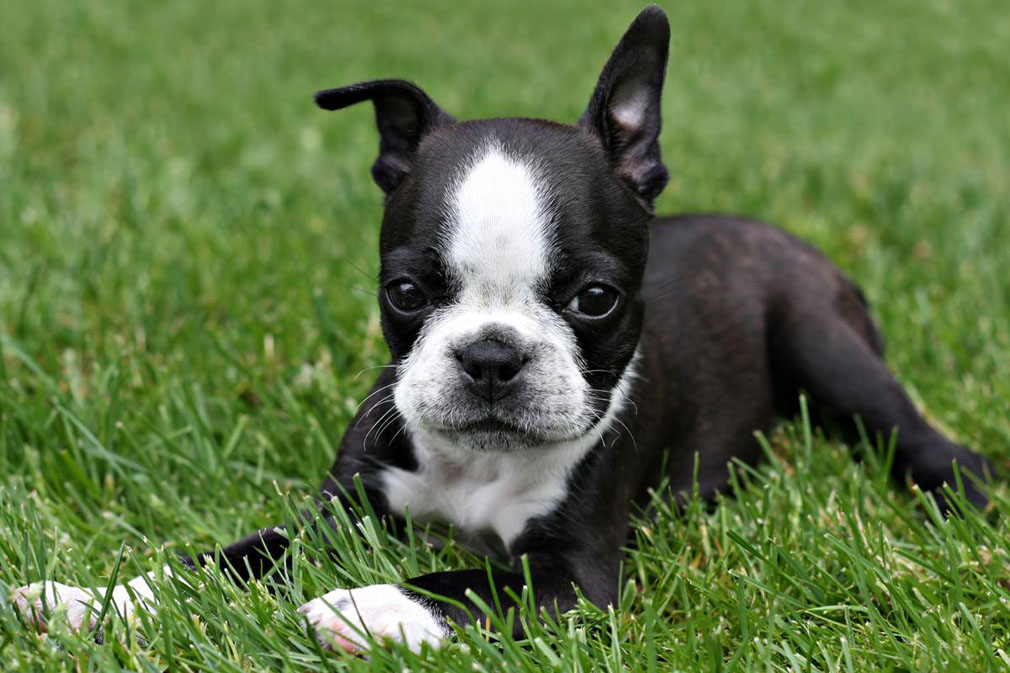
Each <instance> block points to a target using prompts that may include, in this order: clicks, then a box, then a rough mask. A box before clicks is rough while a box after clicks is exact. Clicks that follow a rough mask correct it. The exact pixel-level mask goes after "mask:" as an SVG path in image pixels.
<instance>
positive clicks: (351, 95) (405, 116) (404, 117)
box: [316, 79, 456, 196]
mask: <svg viewBox="0 0 1010 673" xmlns="http://www.w3.org/2000/svg"><path fill="white" fill-rule="evenodd" d="M366 100H370V101H372V104H373V105H375V125H376V126H378V127H379V158H378V159H376V160H375V163H374V164H372V177H373V178H374V179H375V182H376V183H378V185H379V186H380V187H382V191H384V192H385V193H386V196H389V194H390V193H391V192H392V191H393V190H394V189H396V188H397V186H399V184H400V182H401V181H402V180H403V178H404V177H405V176H406V175H407V174H408V173H410V171H411V169H412V168H413V166H414V153H415V152H416V151H417V146H418V145H420V144H421V139H422V138H424V136H425V135H427V134H428V133H430V132H431V131H433V130H435V129H436V128H438V127H440V126H443V125H445V124H451V123H452V122H454V121H456V120H455V119H453V118H452V116H451V115H450V114H448V113H447V112H445V111H444V110H442V108H440V107H439V106H438V105H436V104H435V101H433V100H432V99H431V98H429V97H428V94H426V93H424V91H422V90H421V89H420V88H419V87H417V86H415V85H413V84H411V83H410V82H407V81H404V80H402V79H379V80H372V81H371V82H359V83H357V84H352V85H350V86H345V87H341V88H339V89H326V90H325V91H319V92H317V93H316V105H318V106H319V107H321V108H323V109H324V110H340V109H342V108H345V107H347V106H348V105H354V104H355V103H360V102H362V101H366Z"/></svg>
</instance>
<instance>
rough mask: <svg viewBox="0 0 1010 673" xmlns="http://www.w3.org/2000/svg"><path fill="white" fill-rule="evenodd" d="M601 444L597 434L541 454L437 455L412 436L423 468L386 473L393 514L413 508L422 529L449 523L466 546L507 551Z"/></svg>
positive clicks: (557, 499) (559, 498)
mask: <svg viewBox="0 0 1010 673" xmlns="http://www.w3.org/2000/svg"><path fill="white" fill-rule="evenodd" d="M597 441H599V436H598V435H596V434H595V433H594V434H591V435H587V436H586V437H582V438H579V439H577V440H573V441H571V442H563V443H561V444H559V445H557V446H553V447H550V448H544V449H542V450H537V449H533V450H529V451H519V452H513V453H475V452H469V451H460V450H458V449H455V448H435V447H434V446H433V445H432V444H431V443H430V442H431V439H430V438H425V437H424V436H423V433H415V434H414V451H415V454H416V456H417V459H418V463H419V469H418V470H417V471H416V472H410V471H407V470H401V469H398V468H390V469H388V470H387V471H386V472H385V474H384V475H383V478H384V482H385V489H384V490H385V494H386V498H387V500H388V502H389V507H390V509H392V510H393V511H394V512H398V513H403V512H405V511H406V510H407V509H408V508H409V509H410V515H411V517H412V518H413V519H414V520H415V521H417V522H419V523H448V524H452V525H453V526H454V527H455V529H456V530H457V531H459V532H460V533H462V536H460V540H461V541H463V542H464V543H465V542H467V541H471V540H480V539H486V538H487V536H488V534H493V535H494V536H495V537H497V538H498V540H500V541H501V542H502V543H503V544H504V546H505V548H506V549H507V548H509V547H510V546H511V544H512V542H514V541H515V539H516V538H517V537H518V536H519V534H520V533H522V531H523V529H524V528H525V527H526V523H527V522H528V521H529V520H530V519H532V518H535V517H538V516H543V515H545V514H549V513H550V512H552V511H553V510H554V508H555V507H557V505H558V503H560V502H561V501H562V500H563V499H564V497H565V495H566V494H567V490H568V489H567V481H568V476H569V475H570V474H571V471H572V470H573V469H574V468H575V466H576V465H577V464H578V462H579V461H580V460H582V458H583V457H584V456H585V455H586V453H587V452H588V451H589V449H590V448H592V446H593V445H594V444H595V443H596V442H597ZM477 551H485V550H483V549H478V550H477Z"/></svg>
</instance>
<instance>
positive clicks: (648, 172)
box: [579, 5, 670, 208]
mask: <svg viewBox="0 0 1010 673" xmlns="http://www.w3.org/2000/svg"><path fill="white" fill-rule="evenodd" d="M669 50H670V23H669V21H667V19H666V14H665V13H664V12H663V10H662V9H660V8H659V7H657V6H656V5H650V6H649V7H646V8H645V9H644V10H642V13H641V14H639V15H638V16H637V17H636V18H635V20H634V22H633V23H632V24H631V26H630V27H629V28H628V31H627V32H626V33H625V34H624V37H622V38H621V41H620V42H619V43H618V45H617V47H616V48H615V49H614V53H612V54H611V55H610V59H609V60H608V61H607V65H606V66H604V68H603V74H601V75H600V80H599V82H598V83H597V84H596V90H595V91H594V92H593V97H592V99H590V101H589V107H588V108H586V111H585V112H584V113H583V114H582V117H580V118H579V126H581V127H582V128H584V129H586V130H587V131H590V132H592V133H594V134H596V135H597V136H598V137H599V139H600V141H601V142H602V143H603V147H604V149H606V151H607V153H608V154H609V156H610V161H611V164H612V165H613V167H614V171H615V172H616V173H617V174H618V176H620V177H621V178H622V179H623V180H624V181H625V182H627V183H628V184H629V185H630V186H631V188H632V189H634V190H635V192H636V193H637V194H638V195H639V197H640V198H641V200H642V201H643V202H645V204H646V205H647V206H649V207H650V208H651V206H652V202H653V201H654V200H655V198H656V197H657V196H659V193H660V192H662V191H663V187H665V186H666V181H667V179H668V178H669V174H668V173H667V172H666V167H665V166H664V165H663V160H662V158H661V157H660V152H659V129H660V125H661V119H660V106H659V102H660V96H661V94H662V92H663V80H664V78H665V77H666V59H667V54H668V52H669Z"/></svg>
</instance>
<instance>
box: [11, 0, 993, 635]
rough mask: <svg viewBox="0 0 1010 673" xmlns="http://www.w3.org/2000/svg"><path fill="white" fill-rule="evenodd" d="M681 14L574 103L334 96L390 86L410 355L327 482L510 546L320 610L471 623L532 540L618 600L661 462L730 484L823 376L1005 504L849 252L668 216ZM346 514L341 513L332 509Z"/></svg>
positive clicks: (321, 601) (931, 462) (266, 548)
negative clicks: (895, 340)
mask: <svg viewBox="0 0 1010 673" xmlns="http://www.w3.org/2000/svg"><path fill="white" fill-rule="evenodd" d="M669 38H670V28H669V24H668V22H667V19H666V16H665V14H664V13H663V11H662V10H660V9H659V8H658V7H655V6H652V7H649V8H647V9H645V10H644V11H643V12H642V13H641V14H640V15H639V16H638V17H637V18H636V19H635V21H634V23H632V24H631V27H630V28H629V29H628V31H627V33H625V35H624V37H623V38H622V39H621V41H620V43H619V44H618V45H617V47H616V49H615V50H614V52H613V54H612V55H611V57H610V60H609V61H607V64H606V66H605V67H604V69H603V73H602V75H601V76H600V78H599V83H598V84H597V86H596V90H595V91H594V92H593V94H592V98H591V99H590V101H589V106H588V107H587V108H586V111H585V112H584V113H583V115H582V116H581V117H580V118H579V120H578V122H577V123H575V124H574V125H566V124H558V123H554V122H550V121H544V120H539V119H514V118H513V119H491V120H482V121H466V122H459V121H456V120H455V119H454V118H453V117H452V116H450V115H449V114H448V113H447V112H445V111H443V110H442V109H441V108H440V107H439V106H438V105H436V104H435V103H434V102H433V101H432V100H431V98H429V97H428V96H427V95H426V94H425V93H424V92H423V91H422V90H421V89H419V88H418V87H417V86H415V85H413V84H411V83H409V82H405V81H402V80H379V81H371V82H362V83H359V84H354V85H351V86H347V87H343V88H339V89H329V90H326V91H320V92H319V93H318V94H316V103H317V104H318V105H319V106H320V107H322V108H325V109H327V110H338V109H341V108H345V107H347V106H349V105H354V104H356V103H361V102H363V101H370V102H371V103H372V104H373V105H374V107H375V118H376V123H377V125H378V130H379V157H378V159H377V160H376V161H375V164H374V166H373V167H372V175H373V177H374V178H375V181H376V182H377V183H378V185H379V187H381V188H382V190H383V191H384V192H385V195H386V201H385V215H384V217H383V221H382V229H381V242H380V250H379V253H380V257H381V272H380V290H379V297H378V299H379V306H380V309H381V314H382V328H383V334H384V336H385V339H386V342H387V344H388V345H389V351H390V353H391V356H392V360H391V366H390V367H389V368H386V369H384V370H383V374H382V375H381V376H380V377H379V379H378V381H377V382H376V384H375V387H374V389H373V391H372V394H371V395H370V396H369V397H368V398H367V399H366V400H365V402H364V404H363V405H362V406H361V409H360V411H359V412H358V414H357V416H356V418H355V419H354V421H353V422H352V423H351V425H350V428H349V429H348V430H347V432H346V434H345V436H344V438H343V441H342V443H341V445H340V448H339V451H338V455H337V458H336V462H335V463H334V465H333V467H332V469H331V471H330V473H329V475H328V477H327V478H326V480H325V482H324V483H323V485H322V488H321V497H320V501H321V502H323V501H326V502H328V501H330V500H331V499H336V500H337V501H339V502H341V503H344V504H347V505H348V506H349V507H348V509H349V511H354V509H352V508H351V507H350V505H352V504H353V503H352V500H351V498H350V496H349V495H348V494H354V493H356V487H355V476H356V475H357V476H359V477H360V483H361V484H363V487H364V492H365V495H366V497H367V499H368V501H369V503H370V507H371V508H372V510H373V511H374V512H376V513H377V514H378V515H380V516H382V517H384V518H386V519H388V520H391V521H399V522H400V523H401V524H402V523H403V517H404V514H405V512H407V510H408V508H409V511H410V515H411V517H412V518H413V520H414V521H416V522H419V523H444V524H451V525H452V526H453V528H454V530H455V531H456V534H457V539H458V540H462V541H464V542H466V541H469V542H471V543H472V544H473V545H474V546H475V547H476V548H477V549H479V550H481V551H483V552H493V551H498V552H503V553H504V554H505V555H506V557H507V558H509V559H511V560H512V569H511V571H509V572H505V571H495V572H493V573H490V574H489V572H488V571H487V570H486V569H485V568H479V569H473V570H453V571H446V572H436V573H432V574H428V575H423V576H420V577H412V578H410V579H408V580H406V581H405V582H403V583H402V584H401V585H393V584H381V585H374V586H366V587H357V588H353V587H352V588H346V587H341V588H334V589H333V591H331V592H329V593H327V594H325V595H323V596H321V597H319V598H317V599H315V600H313V601H310V602H309V603H307V604H305V605H304V606H302V607H301V611H302V612H303V614H304V615H305V616H306V618H307V620H308V621H309V622H310V623H311V624H312V625H313V626H314V627H315V629H316V631H317V633H318V635H319V637H320V639H321V640H322V641H323V642H324V643H326V644H327V645H329V646H337V647H341V648H344V649H346V650H348V651H359V652H360V651H365V650H367V649H368V648H370V647H374V646H375V644H376V642H378V641H379V640H381V639H382V638H391V639H401V640H405V641H406V643H407V644H408V645H409V646H410V647H411V648H414V649H418V648H420V646H421V644H422V643H429V644H431V645H435V646H437V645H438V644H439V643H441V642H442V641H444V640H445V639H446V638H447V637H448V636H449V635H450V634H451V633H452V629H451V627H450V624H452V623H466V622H469V621H472V620H473V619H474V618H475V617H476V618H478V619H479V618H480V616H481V613H480V611H479V610H478V608H477V607H476V606H475V604H474V603H473V602H471V600H470V599H469V598H468V595H476V596H478V597H480V598H481V599H483V601H484V602H485V603H486V604H488V605H494V604H495V603H494V601H495V598H494V597H495V596H496V597H497V599H498V600H500V601H501V603H502V607H503V609H508V608H509V607H511V606H512V602H511V600H510V599H509V595H510V592H509V591H507V590H508V589H511V591H512V592H514V593H515V595H520V594H521V593H522V589H523V587H524V585H525V584H526V579H525V572H524V567H523V561H522V559H523V558H525V559H526V561H528V569H529V574H530V579H531V580H532V584H533V588H534V595H535V600H536V603H537V605H538V606H545V607H547V608H549V609H551V610H558V611H565V610H568V609H570V608H571V607H572V606H573V605H574V604H575V601H576V588H578V589H579V590H580V591H581V592H582V594H583V595H584V596H585V597H586V598H587V599H588V600H590V601H592V602H593V603H595V604H597V605H600V606H605V605H607V604H612V603H614V602H615V600H616V598H617V592H618V587H619V586H620V584H621V577H620V567H621V560H622V546H624V545H625V544H626V543H627V541H628V537H629V526H628V520H629V515H630V514H631V513H632V511H633V509H634V508H636V507H639V506H642V505H645V504H647V503H648V501H649V497H650V489H651V488H652V487H654V486H656V485H657V484H658V483H659V482H660V480H661V479H665V480H667V483H668V484H669V490H670V493H671V494H672V497H675V498H679V497H684V494H690V493H692V492H694V490H695V489H697V491H698V492H699V493H700V496H701V497H702V498H712V497H713V495H714V494H715V493H717V492H718V491H719V490H720V489H722V488H724V487H725V486H726V485H727V482H728V479H729V468H728V465H727V463H728V462H729V461H730V460H732V459H740V460H743V461H747V462H752V461H755V460H757V459H758V458H759V455H760V450H759V445H758V443H757V442H756V440H755V438H754V433H755V431H758V430H760V431H768V430H769V429H770V428H771V427H772V425H773V424H774V423H775V421H776V419H777V418H781V417H790V416H791V415H793V414H794V413H795V412H796V410H797V404H798V397H799V395H800V391H805V392H806V393H807V394H808V395H809V398H810V400H811V404H812V405H813V406H814V407H816V408H817V410H818V415H819V416H820V417H823V418H828V419H832V420H833V422H834V423H835V424H837V425H838V426H840V427H842V428H843V429H848V430H850V431H851V430H853V429H854V428H855V427H856V421H855V420H854V419H856V418H857V417H858V418H859V419H861V422H862V424H863V426H864V428H865V430H866V431H867V432H868V433H869V434H870V436H874V435H876V434H877V433H880V434H882V435H885V436H887V435H890V434H891V433H892V431H895V430H896V431H897V433H898V434H897V442H896V447H895V453H894V460H893V472H894V477H895V478H896V479H898V480H899V481H905V480H908V479H910V480H912V481H914V482H915V483H917V484H918V485H919V486H920V487H921V488H923V489H926V490H931V491H936V490H937V489H939V488H940V487H941V485H943V484H944V483H950V484H953V483H955V469H961V470H964V471H965V472H966V473H968V474H967V475H966V478H965V479H964V480H963V484H964V489H965V495H966V496H967V500H968V501H969V502H971V503H973V504H974V505H977V506H984V505H985V503H986V497H985V495H984V494H983V493H982V491H981V490H979V484H981V483H982V481H983V480H984V479H986V478H988V476H989V472H990V469H989V464H988V463H987V461H986V460H985V459H984V458H983V457H981V456H979V455H978V454H975V453H972V452H970V451H968V450H966V449H965V448H963V447H961V446H959V445H957V444H955V443H954V442H952V441H950V440H949V439H947V438H945V437H944V436H943V435H941V434H940V433H939V432H937V430H936V429H934V428H933V427H931V426H930V425H929V424H928V423H927V422H926V421H925V420H924V419H923V417H922V416H921V415H920V414H919V413H918V412H917V411H916V408H915V406H914V405H913V404H912V402H911V401H910V400H909V398H908V397H907V396H906V395H905V393H904V392H903V391H902V389H901V386H900V385H899V384H898V382H897V381H896V380H895V378H894V377H893V376H892V375H891V373H890V372H889V371H888V369H887V367H886V366H885V364H884V361H883V360H882V358H881V353H882V350H883V341H882V339H881V336H880V333H879V331H878V329H877V327H876V326H875V325H874V323H873V321H872V319H871V318H870V316H869V314H868V312H867V305H866V301H865V299H864V298H863V295H862V293H861V292H860V290H859V288H857V287H856V286H855V285H854V284H853V283H852V282H851V281H850V280H848V279H847V278H846V277H845V276H844V275H843V274H842V273H841V272H839V271H838V270H837V269H836V268H834V267H833V266H832V265H831V263H830V262H828V261H827V260H826V259H825V258H824V257H823V256H821V255H820V254H819V253H818V252H817V251H816V250H814V249H813V248H811V247H810V246H808V245H806V244H805V243H803V242H801V241H799V240H797V239H796V238H793V237H792V236H790V235H789V234H786V233H784V232H783V231H781V230H779V229H776V228H774V227H772V226H769V225H767V224H763V223H761V222H755V221H752V220H747V219H743V218H740V217H733V216H728V215H681V216H676V217H663V218H656V217H653V213H652V204H653V201H654V199H655V198H656V197H657V196H658V195H659V193H660V192H661V191H662V189H663V187H664V185H665V184H666V182H667V170H666V168H665V167H664V166H663V162H662V160H661V158H660V148H659V143H658V138H659V131H660V93H661V91H662V87H663V80H664V76H665V72H666V62H667V51H668V44H669ZM938 497H940V498H941V504H942V505H943V506H945V507H952V506H953V505H951V504H950V503H947V501H945V500H943V499H942V496H941V495H939V494H938ZM332 523H333V521H332V517H330V518H328V515H327V514H325V511H324V512H323V513H322V514H321V515H320V516H319V517H318V518H317V519H316V520H315V523H313V524H311V525H327V524H332ZM299 525H304V524H289V526H288V530H286V531H285V530H280V529H276V528H271V529H264V530H261V531H257V532H255V533H253V534H252V535H250V536H248V537H247V538H245V539H244V540H241V541H239V542H237V543H235V544H232V545H230V546H228V547H226V548H224V549H223V550H222V551H220V552H218V553H208V554H204V555H202V556H199V557H197V558H196V559H191V560H189V562H190V563H192V564H194V565H200V564H203V563H206V562H209V561H216V562H217V563H220V564H221V565H222V566H223V567H226V568H228V569H230V572H232V573H233V574H234V576H235V577H236V578H238V579H239V580H250V579H255V578H257V577H260V576H263V575H265V574H268V573H270V572H272V571H273V570H275V569H276V567H277V563H278V561H279V560H280V559H281V558H282V557H283V555H284V553H285V550H286V549H287V547H288V544H289V540H290V539H291V538H292V537H293V536H292V535H291V530H292V529H294V528H297V527H298V526H299ZM469 592H473V594H470V593H469ZM102 593H103V592H102V590H97V589H88V590H84V589H76V588H72V587H68V586H66V585H62V584H56V583H52V582H49V583H43V584H39V585H33V586H31V587H24V588H22V589H20V590H18V591H17V592H16V600H17V602H18V605H19V607H20V608H21V610H22V611H23V612H24V613H25V614H26V615H31V616H33V617H34V618H36V619H41V618H42V617H43V614H47V610H44V609H43V608H44V607H45V608H53V607H55V606H56V605H58V604H61V603H63V604H65V605H66V607H67V612H66V613H65V615H66V618H67V619H69V620H70V621H71V623H73V624H74V625H76V626H83V625H85V624H88V625H90V624H92V622H93V619H94V616H95V615H96V614H97V610H95V606H96V604H97V601H99V600H100V599H101V596H102ZM443 598H444V599H445V600H441V599H443ZM112 600H113V603H114V604H115V608H116V609H117V610H118V611H119V612H120V613H121V614H129V613H131V612H132V611H134V610H136V609H147V610H153V609H155V608H156V605H155V601H154V599H153V596H152V591H151V588H150V586H149V585H148V581H147V577H146V576H144V577H139V578H137V579H135V580H133V581H132V582H130V583H129V584H128V585H126V586H119V587H116V588H115V589H114V590H113V597H112ZM516 623H517V627H516V629H517V631H520V632H521V629H522V627H521V625H519V621H518V620H517V621H516ZM517 635H518V634H517ZM377 639H379V640H377Z"/></svg>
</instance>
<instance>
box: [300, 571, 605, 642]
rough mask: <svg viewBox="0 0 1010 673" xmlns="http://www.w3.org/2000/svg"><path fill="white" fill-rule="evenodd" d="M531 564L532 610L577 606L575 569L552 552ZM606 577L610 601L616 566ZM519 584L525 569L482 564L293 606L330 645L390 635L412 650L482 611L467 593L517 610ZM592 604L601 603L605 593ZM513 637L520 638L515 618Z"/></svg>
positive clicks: (339, 591)
mask: <svg viewBox="0 0 1010 673" xmlns="http://www.w3.org/2000/svg"><path fill="white" fill-rule="evenodd" d="M529 563H530V574H531V579H532V580H533V586H532V590H533V596H534V600H535V605H536V608H537V611H538V612H539V610H540V609H541V608H542V607H546V608H548V609H549V610H556V611H557V612H558V613H562V612H565V611H567V610H570V609H571V608H573V607H574V606H575V601H576V594H575V588H574V587H575V586H576V585H580V586H581V585H582V584H583V583H582V582H580V581H579V577H578V575H579V573H577V572H575V571H573V570H572V569H571V567H570V566H569V564H567V563H564V562H563V561H561V560H558V559H553V558H550V557H542V556H530V557H529ZM609 574H610V573H602V575H601V576H605V575H609ZM612 575H613V576H612V577H611V578H610V579H612V582H609V584H610V585H612V589H611V588H610V587H607V588H606V589H603V591H602V594H603V595H605V596H607V597H609V599H610V600H612V599H613V591H614V590H616V587H617V584H618V582H617V580H618V577H617V572H616V569H615V570H614V572H613V573H612ZM525 584H526V581H525V579H524V574H523V573H522V572H520V571H519V570H518V569H516V570H513V571H511V572H492V573H491V576H490V577H489V576H488V572H487V571H486V570H456V571H448V572H438V573H431V574H428V575H422V576H420V577H415V578H413V579H410V580H407V581H406V582H405V583H404V584H403V585H402V586H397V585H393V584H376V585H372V586H367V587H362V588H360V589H350V590H347V589H335V590H334V591H331V592H329V593H327V594H325V595H323V596H321V597H319V598H316V599H315V600H312V601H309V602H308V603H306V604H304V605H303V606H301V608H299V611H300V612H301V613H302V614H304V615H305V617H306V619H307V620H308V621H309V623H310V624H311V625H312V626H313V627H314V628H315V629H316V632H317V635H318V637H319V640H320V642H322V643H323V644H324V645H326V646H328V647H339V648H341V649H343V650H345V651H347V652H351V653H361V652H365V651H367V650H368V649H369V648H370V647H372V645H374V644H375V643H376V642H377V641H382V640H387V639H388V640H394V641H398V642H403V643H404V644H406V645H407V646H408V647H409V648H410V649H411V650H413V651H415V652H417V651H419V650H420V648H421V645H422V644H423V643H428V644H429V645H431V646H432V647H439V646H440V645H441V644H442V642H444V641H445V640H446V639H447V638H448V637H449V635H450V634H451V633H452V627H451V624H453V623H455V624H460V625H462V624H467V623H472V622H473V621H474V620H475V619H479V618H480V616H481V610H480V609H479V608H478V607H477V605H476V604H474V603H473V602H472V601H471V600H470V599H469V597H468V595H467V594H468V593H469V592H473V593H474V594H475V595H476V596H477V597H479V598H480V600H481V601H483V603H484V604H485V605H489V606H494V605H495V597H496V596H497V600H498V602H499V603H500V604H501V607H502V611H503V612H507V611H508V609H509V608H519V606H518V605H516V602H515V601H514V600H513V599H512V598H511V596H512V595H515V596H521V595H522V591H523V587H524V586H525ZM594 602H597V603H601V604H602V603H604V602H606V599H604V600H596V599H594ZM461 606H464V607H461ZM513 636H515V637H522V625H521V623H520V621H519V620H516V622H515V626H514V627H513Z"/></svg>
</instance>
